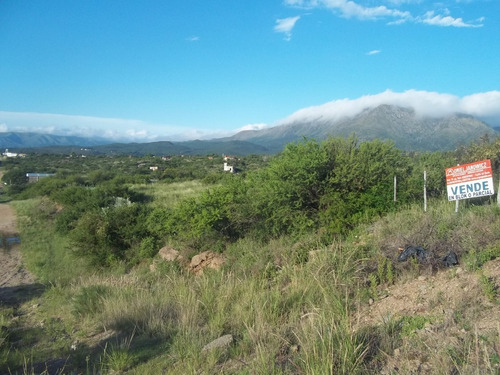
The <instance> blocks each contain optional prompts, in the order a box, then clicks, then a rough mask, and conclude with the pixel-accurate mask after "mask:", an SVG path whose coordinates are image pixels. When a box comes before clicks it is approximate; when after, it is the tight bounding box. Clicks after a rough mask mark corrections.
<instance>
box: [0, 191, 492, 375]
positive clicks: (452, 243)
mask: <svg viewBox="0 0 500 375" xmlns="http://www.w3.org/2000/svg"><path fill="white" fill-rule="evenodd" d="M162 194H166V193H162ZM430 206H431V209H430V210H429V212H427V213H423V212H422V210H421V208H420V207H410V208H408V209H407V210H405V211H404V212H400V213H397V214H394V215H390V216H388V217H385V218H381V219H380V220H379V221H377V222H376V223H375V224H373V225H372V226H370V227H368V228H359V229H358V230H357V231H356V233H353V234H352V237H351V238H349V239H346V240H345V241H338V242H335V243H332V244H330V245H329V246H326V247H325V246H323V245H319V244H318V243H316V240H315V238H314V237H311V238H307V239H303V240H302V241H301V242H300V243H292V242H291V241H290V240H289V239H287V238H282V239H276V240H274V241H272V242H270V243H268V244H259V243H256V242H254V241H250V240H241V241H239V242H238V243H236V244H234V245H233V246H232V247H231V248H229V249H228V251H227V252H226V253H225V255H226V256H227V262H226V266H225V267H224V268H223V269H222V270H220V271H209V272H205V273H204V275H203V276H194V275H192V274H190V273H188V272H186V271H184V270H183V269H182V268H181V267H180V266H179V265H177V264H174V263H167V262H164V263H159V266H158V267H157V269H156V271H154V272H153V271H151V270H150V269H149V265H148V264H143V265H140V266H139V267H137V268H136V269H134V270H133V271H132V272H130V273H128V274H123V273H122V272H120V271H119V270H115V271H112V272H108V273H105V274H101V273H97V272H92V271H90V272H89V271H88V270H85V267H84V265H82V264H81V262H80V261H79V260H76V259H74V258H72V255H71V251H69V248H68V244H67V243H65V242H64V239H60V238H57V236H55V235H54V233H53V230H52V228H51V227H50V226H47V222H48V221H47V220H46V219H50V217H51V215H53V214H54V211H53V210H54V209H55V208H54V207H51V206H50V205H49V202H47V201H43V200H42V201H40V200H31V201H24V202H19V203H17V204H16V207H17V209H18V212H19V215H20V227H21V228H20V230H21V233H22V234H23V252H24V254H25V259H27V261H28V266H29V267H30V268H31V269H32V270H33V271H34V272H35V273H36V274H37V275H38V276H39V278H40V280H41V281H43V282H45V285H46V289H45V292H44V293H43V294H42V295H41V296H40V297H35V298H33V299H32V300H30V301H28V302H25V303H23V304H22V305H20V306H18V307H15V308H12V307H5V306H3V307H1V310H0V312H1V314H0V319H2V325H3V326H5V329H4V328H2V336H0V339H2V340H3V341H0V372H1V373H3V372H5V371H6V369H7V368H8V367H9V368H10V369H11V370H14V369H19V370H18V371H19V373H33V372H37V371H34V370H33V369H35V368H36V367H37V366H39V365H40V364H42V363H44V362H47V361H48V366H49V368H50V366H51V365H54V369H55V368H57V367H61V365H62V364H64V363H65V367H64V370H62V371H59V373H70V369H74V368H78V369H79V370H80V371H82V372H83V373H87V374H92V373H98V372H101V373H107V372H109V373H112V372H115V373H116V372H127V373H131V374H144V373H150V374H156V373H168V374H186V373H207V374H212V373H238V374H254V373H265V374H270V373H274V374H289V373H290V374H291V373H296V374H302V373H307V374H314V373H315V374H326V373H348V374H355V373H370V374H371V373H382V372H385V373H391V372H394V371H396V372H397V373H451V372H455V373H474V372H477V373H482V374H483V373H492V374H493V373H498V371H499V367H498V366H499V365H500V328H499V327H500V314H499V309H498V306H499V305H498V301H499V295H498V285H500V274H499V273H500V272H499V270H498V268H500V267H499V262H498V260H493V261H491V260H490V258H494V257H495V256H499V255H500V212H499V210H498V208H497V207H494V206H484V207H465V208H463V209H461V210H460V212H459V213H458V214H456V213H455V212H454V205H452V204H450V203H448V202H441V203H438V202H432V204H431V205H430ZM38 217H41V218H44V219H45V220H38V219H35V218H38ZM30 233H32V234H30ZM36 233H43V239H44V241H42V244H41V245H40V246H39V247H36V246H38V245H37V242H40V241H39V240H40V236H39V235H35V234H36ZM407 243H414V244H418V245H423V246H425V247H426V248H427V249H430V250H432V251H434V252H435V253H436V256H437V255H441V253H442V252H443V251H445V250H449V249H453V250H455V251H456V252H457V253H458V254H459V255H460V256H461V258H460V263H461V264H460V268H453V269H445V270H443V269H439V268H438V267H437V266H432V265H431V264H426V265H420V266H419V265H417V264H416V263H415V262H408V263H398V262H397V261H396V256H397V247H398V246H404V245H405V244H407ZM35 249H36V250H35ZM458 270H460V271H458ZM448 284H449V285H448ZM452 284H453V285H454V287H453V288H451V285H452ZM457 285H458V287H457ZM404 291H406V294H405V293H404ZM422 291H425V293H422ZM448 292H452V294H448ZM404 296H407V297H408V298H407V299H405V298H404ZM398 303H399V304H398ZM384 306H385V308H384ZM387 309H389V310H387ZM388 311H389V312H388ZM487 317H489V319H487ZM225 334H231V335H232V336H233V339H234V341H233V342H232V344H231V345H230V346H229V347H228V348H227V349H220V350H214V351H209V352H202V348H203V347H204V346H205V345H206V344H207V343H209V342H210V341H212V340H214V339H216V338H218V337H221V336H222V335H225ZM54 360H55V361H54ZM57 360H59V361H57ZM23 362H25V363H26V366H25V369H24V370H23V369H22V363H23ZM7 366H8V367H7ZM16 366H17V367H16ZM396 367H397V370H396ZM42 368H43V366H42ZM32 370H33V371H32ZM55 371H56V370H54V371H53V372H51V373H54V372H55ZM38 372H39V371H38ZM13 373H15V372H14V371H13Z"/></svg>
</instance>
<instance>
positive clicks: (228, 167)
mask: <svg viewBox="0 0 500 375" xmlns="http://www.w3.org/2000/svg"><path fill="white" fill-rule="evenodd" d="M224 172H229V173H234V167H233V166H232V165H227V163H224Z"/></svg>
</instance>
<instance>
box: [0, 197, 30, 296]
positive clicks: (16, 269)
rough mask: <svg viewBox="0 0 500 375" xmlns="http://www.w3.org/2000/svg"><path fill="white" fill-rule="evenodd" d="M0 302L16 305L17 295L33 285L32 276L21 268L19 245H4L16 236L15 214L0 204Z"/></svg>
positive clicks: (12, 210) (8, 207)
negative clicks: (7, 240)
mask: <svg viewBox="0 0 500 375" xmlns="http://www.w3.org/2000/svg"><path fill="white" fill-rule="evenodd" d="M0 234H1V236H2V246H1V247H0V302H1V303H16V302H17V300H18V295H19V293H20V292H21V291H22V289H24V288H25V287H26V286H28V285H33V284H34V281H35V279H34V277H33V275H32V274H31V273H30V272H28V271H27V270H26V269H25V268H24V267H23V262H22V257H21V252H20V250H19V247H20V245H18V244H15V243H12V244H8V245H7V244H6V239H7V238H16V237H17V236H18V231H17V225H16V213H15V211H14V209H13V208H12V207H11V206H9V205H8V204H0Z"/></svg>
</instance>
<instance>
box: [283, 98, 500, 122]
mask: <svg viewBox="0 0 500 375" xmlns="http://www.w3.org/2000/svg"><path fill="white" fill-rule="evenodd" d="M382 104H389V105H396V106H400V107H408V108H413V109H414V110H415V113H416V114H417V115H419V116H423V117H440V116H447V115H451V114H453V113H463V114H469V115H472V116H476V117H478V118H481V119H488V120H490V121H491V122H493V123H492V125H495V124H500V91H489V92H484V93H477V94H472V95H469V96H464V97H463V98H460V97H458V96H455V95H451V94H441V93H437V92H429V91H417V90H408V91H405V92H402V93H398V92H393V91H391V90H386V91H384V92H382V93H380V94H376V95H365V96H362V97H360V98H358V99H347V98H346V99H339V100H334V101H331V102H328V103H325V104H323V105H319V106H313V107H308V108H303V109H301V110H299V111H297V112H295V113H293V114H292V115H291V116H289V117H287V118H285V119H284V120H281V121H280V122H279V123H280V124H283V123H290V122H295V121H312V120H318V119H324V120H330V121H338V120H340V119H342V118H346V117H352V116H356V115H357V114H359V113H360V112H361V111H363V110H364V109H367V108H375V107H377V106H379V105H382Z"/></svg>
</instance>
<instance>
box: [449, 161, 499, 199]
mask: <svg viewBox="0 0 500 375" xmlns="http://www.w3.org/2000/svg"><path fill="white" fill-rule="evenodd" d="M446 187H447V190H448V200H450V201H456V200H459V199H469V198H477V197H484V196H486V195H493V194H495V192H494V190H493V172H492V170H491V161H490V160H483V161H478V162H475V163H470V164H464V165H458V166H456V167H451V168H446Z"/></svg>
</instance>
